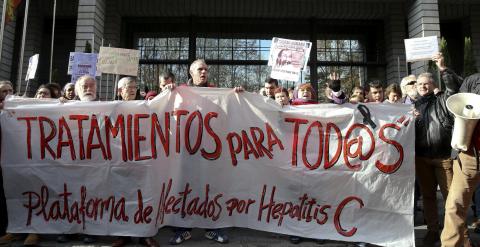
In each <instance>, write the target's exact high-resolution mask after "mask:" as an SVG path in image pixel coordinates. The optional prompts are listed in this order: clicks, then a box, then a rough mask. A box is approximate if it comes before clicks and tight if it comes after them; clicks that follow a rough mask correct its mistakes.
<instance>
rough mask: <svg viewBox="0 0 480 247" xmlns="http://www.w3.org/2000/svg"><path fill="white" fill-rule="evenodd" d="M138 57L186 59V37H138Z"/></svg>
mask: <svg viewBox="0 0 480 247" xmlns="http://www.w3.org/2000/svg"><path fill="white" fill-rule="evenodd" d="M137 47H138V49H139V50H140V59H160V60H187V59H188V38H186V37H181V38H139V39H138V43H137Z"/></svg>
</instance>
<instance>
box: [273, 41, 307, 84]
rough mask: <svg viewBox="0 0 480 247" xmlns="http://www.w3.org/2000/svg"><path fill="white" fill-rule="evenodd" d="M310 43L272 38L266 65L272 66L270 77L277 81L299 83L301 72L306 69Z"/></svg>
mask: <svg viewBox="0 0 480 247" xmlns="http://www.w3.org/2000/svg"><path fill="white" fill-rule="evenodd" d="M311 48H312V43H311V42H308V41H301V40H291V39H281V38H273V39H272V45H271V47H270V56H269V59H268V65H269V66H272V72H271V74H270V77H272V78H275V79H279V80H288V81H295V82H297V81H299V80H300V75H301V71H302V70H305V69H306V66H307V62H308V57H309V56H310V49H311Z"/></svg>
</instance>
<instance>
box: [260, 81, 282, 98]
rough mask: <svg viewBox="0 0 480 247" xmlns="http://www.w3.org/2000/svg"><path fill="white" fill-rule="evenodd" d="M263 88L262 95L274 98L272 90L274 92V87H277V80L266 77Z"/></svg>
mask: <svg viewBox="0 0 480 247" xmlns="http://www.w3.org/2000/svg"><path fill="white" fill-rule="evenodd" d="M263 88H264V92H265V95H264V96H265V97H269V98H271V99H275V94H274V92H275V89H277V88H278V80H277V79H273V78H270V77H268V78H267V79H266V80H265V84H264V86H263Z"/></svg>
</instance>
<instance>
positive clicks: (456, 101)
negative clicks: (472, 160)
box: [447, 93, 480, 151]
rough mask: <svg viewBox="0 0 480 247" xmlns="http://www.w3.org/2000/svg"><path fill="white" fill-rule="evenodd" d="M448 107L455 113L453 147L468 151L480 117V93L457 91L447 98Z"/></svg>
mask: <svg viewBox="0 0 480 247" xmlns="http://www.w3.org/2000/svg"><path fill="white" fill-rule="evenodd" d="M447 109H448V110H449V111H450V112H451V113H453V115H455V125H454V127H453V134H452V142H451V145H452V148H454V149H456V150H459V151H467V150H468V147H469V146H470V142H471V140H472V135H473V131H474V130H475V126H476V125H477V122H478V120H479V119H480V95H478V94H474V93H457V94H454V95H452V96H450V97H449V98H448V99H447Z"/></svg>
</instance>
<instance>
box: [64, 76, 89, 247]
mask: <svg viewBox="0 0 480 247" xmlns="http://www.w3.org/2000/svg"><path fill="white" fill-rule="evenodd" d="M64 98H65V97H62V98H60V101H63V99H64ZM96 98H97V81H96V80H95V78H94V77H92V76H90V75H84V76H81V77H79V78H78V79H77V81H76V82H75V97H74V98H73V99H74V100H80V101H94V100H95V99H96ZM65 99H66V98H65ZM81 237H82V241H83V243H85V244H92V243H95V242H96V241H97V240H96V237H95V236H92V235H82V236H81ZM68 241H70V239H69V235H67V234H61V235H59V236H58V237H57V242H59V243H66V242H68Z"/></svg>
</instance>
